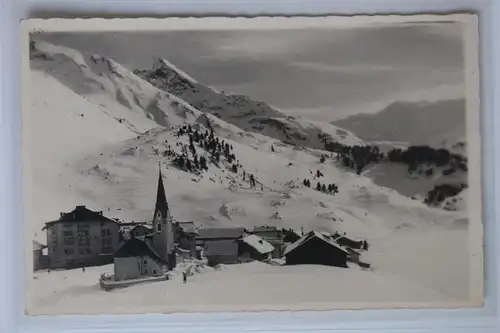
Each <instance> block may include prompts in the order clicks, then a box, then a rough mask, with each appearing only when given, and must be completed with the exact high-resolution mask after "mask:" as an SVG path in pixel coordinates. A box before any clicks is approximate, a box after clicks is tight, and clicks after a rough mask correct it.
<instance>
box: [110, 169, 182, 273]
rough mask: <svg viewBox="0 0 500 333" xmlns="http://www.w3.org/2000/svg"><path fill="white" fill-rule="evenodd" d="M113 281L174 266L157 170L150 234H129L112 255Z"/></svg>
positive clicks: (167, 215) (170, 231) (171, 232)
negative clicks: (156, 185) (128, 237)
mask: <svg viewBox="0 0 500 333" xmlns="http://www.w3.org/2000/svg"><path fill="white" fill-rule="evenodd" d="M113 261H114V271H115V274H114V280H115V281H121V280H130V279H137V278H141V277H147V276H151V277H153V276H162V275H165V274H166V273H167V272H168V271H171V270H172V269H173V268H174V267H175V266H176V252H175V244H174V228H173V221H172V217H171V215H170V209H169V206H168V202H167V197H166V194H165V187H164V185H163V178H162V174H161V169H160V170H159V175H158V189H157V193H156V205H155V211H154V215H153V223H152V230H151V233H149V234H147V235H142V236H132V237H131V238H130V239H128V240H127V241H126V242H125V243H124V244H123V245H122V246H121V247H120V248H119V249H118V251H116V252H115V254H114V260H113Z"/></svg>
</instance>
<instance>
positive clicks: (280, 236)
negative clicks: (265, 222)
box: [251, 226, 285, 258]
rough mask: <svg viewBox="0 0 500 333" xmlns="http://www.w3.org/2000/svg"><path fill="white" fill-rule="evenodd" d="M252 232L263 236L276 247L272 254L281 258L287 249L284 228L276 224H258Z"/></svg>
mask: <svg viewBox="0 0 500 333" xmlns="http://www.w3.org/2000/svg"><path fill="white" fill-rule="evenodd" d="M251 233H252V234H254V235H256V236H258V237H260V238H262V239H263V240H265V241H266V242H268V243H269V244H271V245H272V246H273V248H274V250H273V252H272V253H271V256H272V257H273V258H281V257H282V255H283V251H284V250H285V240H284V239H285V233H284V231H283V230H282V229H278V228H276V227H274V226H257V227H254V228H253V230H252V231H251Z"/></svg>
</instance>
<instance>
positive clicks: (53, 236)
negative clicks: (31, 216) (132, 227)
mask: <svg viewBox="0 0 500 333" xmlns="http://www.w3.org/2000/svg"><path fill="white" fill-rule="evenodd" d="M43 229H44V230H46V231H47V247H48V261H49V262H48V266H49V267H50V268H77V267H83V266H95V265H104V264H109V263H111V262H112V261H113V253H114V252H115V251H116V250H117V249H118V247H119V245H120V235H119V234H120V225H119V223H118V222H116V221H114V220H112V219H109V218H107V217H105V216H103V214H102V211H99V212H97V211H92V210H90V209H88V208H86V207H85V206H77V207H76V208H75V209H74V210H73V211H71V212H69V213H61V216H60V218H59V219H58V220H55V221H51V222H47V223H46V224H45V226H44V228H43Z"/></svg>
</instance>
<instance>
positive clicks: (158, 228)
mask: <svg viewBox="0 0 500 333" xmlns="http://www.w3.org/2000/svg"><path fill="white" fill-rule="evenodd" d="M156 231H158V232H161V224H160V223H157V224H156Z"/></svg>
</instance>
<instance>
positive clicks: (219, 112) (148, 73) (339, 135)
mask: <svg viewBox="0 0 500 333" xmlns="http://www.w3.org/2000/svg"><path fill="white" fill-rule="evenodd" d="M134 73H135V74H137V75H138V76H139V77H141V78H143V79H144V80H146V81H148V82H150V83H151V84H152V85H154V86H155V87H157V88H159V89H161V90H163V91H166V92H169V93H171V94H173V95H175V96H177V97H179V98H181V99H182V100H184V101H186V102H188V103H189V104H191V105H192V106H193V107H195V108H196V109H198V110H200V111H202V112H206V113H209V114H212V115H215V116H217V117H218V118H220V119H222V120H224V121H226V122H228V123H230V124H233V125H236V126H237V127H239V128H241V129H243V130H246V131H250V132H256V133H259V134H262V135H266V136H268V137H272V138H275V139H278V140H280V141H283V142H289V143H293V144H295V145H299V146H305V147H309V148H323V147H324V141H325V140H327V141H338V142H343V143H345V144H355V143H360V142H361V140H359V139H358V138H357V137H356V136H355V135H353V134H352V133H350V132H349V131H346V130H343V129H341V128H338V127H336V126H334V125H331V124H322V123H316V122H312V121H307V120H306V121H304V120H303V119H302V118H296V117H292V116H287V115H286V114H284V113H282V112H280V111H278V110H277V109H275V108H273V107H272V106H270V105H269V104H267V103H265V102H261V101H254V100H252V99H251V98H250V97H248V96H245V95H233V94H226V93H224V92H219V91H216V90H214V89H212V88H211V87H208V86H206V85H204V84H202V83H199V82H197V81H196V80H194V79H193V78H192V77H190V76H189V75H188V74H186V73H184V72H182V71H179V70H178V69H177V68H176V67H175V66H174V65H172V64H171V63H170V62H168V61H167V60H164V59H156V60H155V62H154V64H153V67H152V69H142V70H136V71H134Z"/></svg>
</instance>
